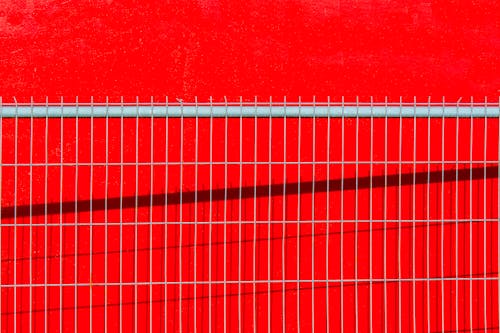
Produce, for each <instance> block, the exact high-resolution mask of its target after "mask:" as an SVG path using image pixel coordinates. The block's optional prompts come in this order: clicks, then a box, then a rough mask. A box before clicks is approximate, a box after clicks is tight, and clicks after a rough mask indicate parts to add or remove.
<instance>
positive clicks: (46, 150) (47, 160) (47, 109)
mask: <svg viewBox="0 0 500 333" xmlns="http://www.w3.org/2000/svg"><path fill="white" fill-rule="evenodd" d="M48 163H49V98H48V97H46V98H45V177H44V192H45V193H44V206H45V211H44V223H45V226H44V238H45V239H44V307H45V309H44V330H45V331H48V305H47V299H48V290H47V284H48V281H47V255H48V252H47V221H48V220H47V217H48V214H47V213H48V210H47V201H48V178H49V177H48Z"/></svg>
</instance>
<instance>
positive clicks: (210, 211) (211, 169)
mask: <svg viewBox="0 0 500 333" xmlns="http://www.w3.org/2000/svg"><path fill="white" fill-rule="evenodd" d="M213 120H214V118H213V103H212V96H210V148H209V149H210V180H209V182H210V185H209V188H210V200H209V202H210V205H209V219H208V221H209V230H208V281H209V285H208V332H209V333H212V230H213V228H212V197H213V193H212V182H213V134H214V122H213Z"/></svg>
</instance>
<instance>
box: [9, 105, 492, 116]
mask: <svg viewBox="0 0 500 333" xmlns="http://www.w3.org/2000/svg"><path fill="white" fill-rule="evenodd" d="M0 114H1V115H2V117H57V118H59V117H82V118H84V117H166V116H168V117H299V116H300V117H304V118H306V117H498V116H499V115H500V108H499V106H490V105H483V106H477V105H470V106H467V105H462V106H433V105H426V106H423V105H412V106H394V105H387V106H385V105H384V106H376V105H373V106H371V105H370V106H367V105H356V106H351V105H344V106H338V105H337V106H332V105H330V106H325V105H301V106H289V105H287V106H279V105H278V106H276V105H271V106H270V105H267V106H262V105H257V106H255V105H253V106H248V105H241V106H234V105H212V106H207V105H184V104H183V105H171V106H168V105H161V106H158V105H136V106H116V105H107V106H106V105H93V106H75V105H62V106H61V105H59V106H55V105H49V106H40V105H36V106H30V105H17V106H15V105H3V106H2V107H0Z"/></svg>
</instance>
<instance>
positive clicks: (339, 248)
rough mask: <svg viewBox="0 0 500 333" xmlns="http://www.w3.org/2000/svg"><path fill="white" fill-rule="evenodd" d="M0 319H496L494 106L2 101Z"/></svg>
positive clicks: (138, 325)
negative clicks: (131, 103)
mask: <svg viewBox="0 0 500 333" xmlns="http://www.w3.org/2000/svg"><path fill="white" fill-rule="evenodd" d="M1 117H2V118H1V120H0V138H1V140H0V149H1V153H0V158H1V161H0V165H1V166H0V172H1V181H0V184H1V185H0V186H1V188H0V200H1V211H0V212H1V226H0V244H1V274H0V279H1V281H0V284H1V287H0V289H1V302H0V305H1V309H0V312H1V316H0V319H1V321H0V325H1V330H2V331H74V330H75V331H76V330H78V331H86V330H92V331H127V332H128V331H156V332H158V331H161V332H163V331H165V332H166V331H168V332H171V331H182V332H210V331H212V332H219V331H230V332H239V331H244V332H248V331H250V332H257V331H259V332H261V331H273V332H275V331H278V332H279V331H283V332H284V331H302V332H304V331H305V332H309V331H312V332H313V331H317V332H324V331H332V332H354V331H355V332H395V331H399V332H408V331H413V332H445V331H489V332H495V331H498V330H499V329H498V327H499V311H500V307H499V297H498V290H499V282H500V280H499V278H498V274H499V270H498V269H499V264H498V263H499V259H500V258H499V255H498V254H499V243H500V242H499V239H500V232H499V229H498V222H499V220H498V218H499V199H500V198H499V193H500V187H499V182H498V180H499V170H500V169H499V168H500V165H499V151H500V145H499V142H500V131H499V117H500V110H499V105H498V103H496V104H491V103H490V104H488V103H474V102H471V103H470V104H467V103H462V104H461V103H459V104H453V105H451V104H447V103H441V104H439V103H438V104H431V103H416V102H414V103H411V104H403V103H399V104H398V103H392V104H390V103H382V104H374V103H360V102H357V103H344V102H338V103H333V102H332V103H330V102H325V103H313V104H307V105H306V104H301V103H298V104H297V103H296V104H292V103H289V104H287V103H286V102H279V103H275V102H267V103H257V102H256V103H254V104H249V103H223V104H214V103H184V102H182V101H178V102H176V103H168V102H165V103H151V104H150V105H147V104H139V103H137V104H136V105H125V104H123V103H122V104H105V105H103V104H99V105H94V104H87V105H79V104H78V103H65V102H63V101H61V104H60V105H54V104H50V105H49V104H48V103H47V104H46V105H40V104H30V105H20V104H4V105H2V111H1Z"/></svg>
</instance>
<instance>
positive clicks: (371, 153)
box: [368, 96, 373, 332]
mask: <svg viewBox="0 0 500 333" xmlns="http://www.w3.org/2000/svg"><path fill="white" fill-rule="evenodd" d="M369 201H370V226H369V227H370V231H369V234H370V241H369V246H368V247H369V249H370V250H369V251H370V255H369V257H370V318H369V319H370V332H373V249H372V247H373V222H372V221H373V96H371V97H370V200H369Z"/></svg>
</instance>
